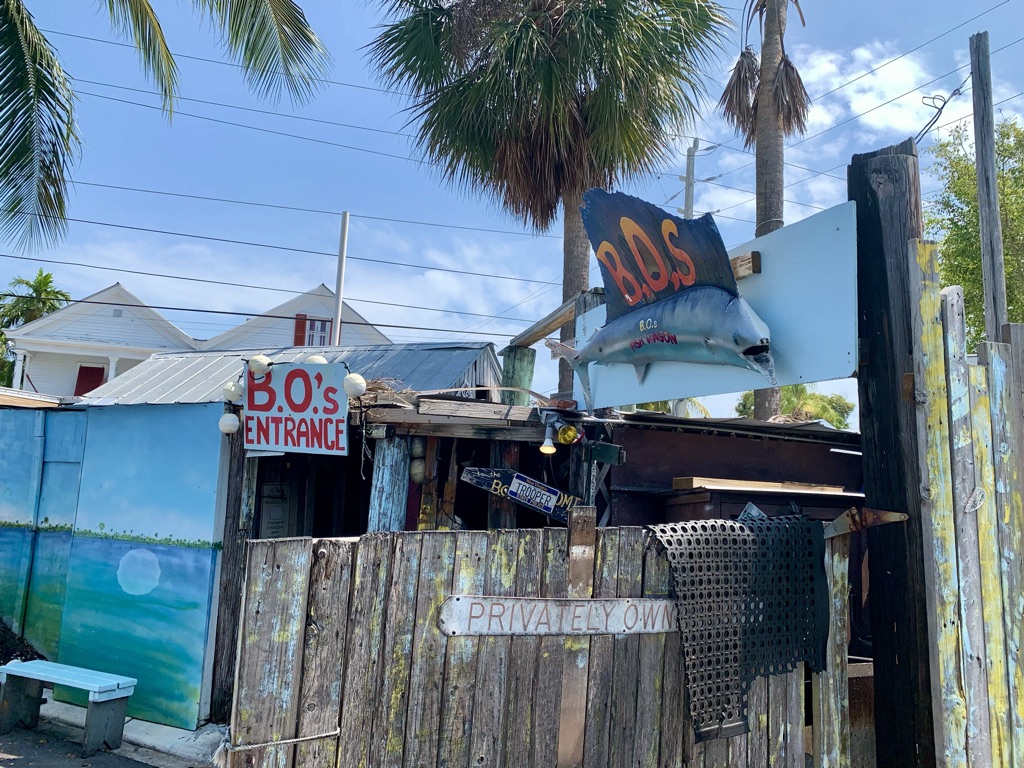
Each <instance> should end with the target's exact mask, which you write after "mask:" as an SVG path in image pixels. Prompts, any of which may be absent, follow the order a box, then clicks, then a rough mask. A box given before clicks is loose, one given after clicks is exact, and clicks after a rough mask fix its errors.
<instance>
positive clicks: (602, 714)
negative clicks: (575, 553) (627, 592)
mask: <svg viewBox="0 0 1024 768" xmlns="http://www.w3.org/2000/svg"><path fill="white" fill-rule="evenodd" d="M618 581H619V529H618V528H599V529H598V531H597V546H596V552H595V556H594V597H617V596H618ZM589 667H590V669H589V681H588V683H587V732H586V738H585V745H584V761H583V762H584V765H587V766H599V765H608V738H609V733H610V731H609V727H610V720H611V692H612V672H613V670H614V668H615V661H614V639H613V637H612V635H597V636H595V637H592V638H590V656H589Z"/></svg>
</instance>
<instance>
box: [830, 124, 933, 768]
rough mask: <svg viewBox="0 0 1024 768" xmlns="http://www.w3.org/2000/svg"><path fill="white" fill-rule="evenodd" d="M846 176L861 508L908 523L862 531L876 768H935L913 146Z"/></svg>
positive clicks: (856, 164)
mask: <svg viewBox="0 0 1024 768" xmlns="http://www.w3.org/2000/svg"><path fill="white" fill-rule="evenodd" d="M847 176H848V192H849V198H850V199H851V200H855V201H856V203H857V293H858V297H859V298H858V303H859V322H858V328H859V332H860V336H861V340H862V341H863V342H866V346H867V348H868V349H869V350H870V354H869V355H867V356H866V358H865V359H864V360H863V361H862V362H861V365H860V370H859V371H858V374H857V383H858V391H859V395H860V404H861V411H860V413H861V440H862V444H863V452H864V493H865V504H867V505H868V506H869V507H872V508H874V509H888V510H892V511H895V512H905V513H908V514H910V519H909V520H908V521H907V524H906V525H883V526H879V527H877V528H872V529H871V530H869V531H868V542H869V547H870V550H871V557H870V561H869V562H870V569H871V586H872V590H871V600H870V606H871V626H872V627H874V628H875V632H874V636H873V645H874V653H875V738H876V744H877V755H878V768H904V766H932V765H934V764H935V748H934V734H933V730H932V704H931V682H930V680H929V673H928V623H927V619H926V617H925V597H924V596H925V593H926V591H927V588H926V584H925V577H924V559H923V554H922V530H921V517H920V503H921V500H920V494H919V493H918V489H919V488H920V485H921V483H920V474H919V471H918V466H917V460H916V457H917V429H916V422H915V417H914V405H913V404H912V403H909V402H905V401H903V399H902V398H901V384H902V382H903V375H904V374H906V373H911V372H912V367H911V358H912V348H911V333H910V327H911V325H910V301H909V289H908V279H909V271H910V270H909V267H910V265H909V263H908V261H907V256H906V254H907V242H908V241H909V240H912V239H915V238H920V237H922V236H923V233H924V224H923V221H922V216H921V180H920V168H919V164H918V159H917V149H916V147H915V145H914V142H913V141H912V140H910V139H908V140H907V141H905V142H903V143H902V144H899V145H896V146H892V147H887V148H886V149H882V150H879V151H877V152H872V153H870V154H866V155H855V156H854V157H853V160H852V161H851V163H850V166H849V170H848V172H847ZM882 457H884V458H882Z"/></svg>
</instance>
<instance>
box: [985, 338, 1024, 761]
mask: <svg viewBox="0 0 1024 768" xmlns="http://www.w3.org/2000/svg"><path fill="white" fill-rule="evenodd" d="M1019 328H1022V326H1018V325H1016V324H1014V325H1011V326H1009V329H1010V332H1011V338H1013V336H1012V335H1013V333H1014V331H1015V330H1016V329H1019ZM1013 340H1014V344H1013V345H1012V346H1011V345H1008V344H995V343H988V342H986V343H984V344H981V345H979V347H978V352H979V355H980V356H981V357H982V359H983V360H984V361H985V365H986V367H987V368H988V385H989V409H990V412H991V416H992V445H993V449H994V451H993V453H994V460H995V465H994V470H995V488H996V493H995V497H996V499H995V501H996V523H997V533H998V537H999V574H1000V580H1001V586H1002V590H1003V608H1002V610H1003V632H1004V641H1005V643H1006V659H1007V661H1006V664H1007V669H1006V674H1007V677H1008V686H1009V695H1010V708H1009V711H1010V738H1011V742H1012V745H1013V746H1012V757H1013V764H1014V765H1017V764H1018V763H1019V762H1020V760H1021V759H1022V757H1024V666H1022V665H1021V662H1020V650H1021V634H1022V627H1021V623H1022V622H1021V620H1020V616H1021V609H1020V606H1021V605H1024V574H1022V573H1021V567H1020V564H1021V554H1022V551H1021V537H1022V532H1021V525H1022V521H1024V496H1022V493H1024V492H1022V490H1021V469H1020V463H1021V458H1022V456H1024V454H1022V453H1021V451H1022V450H1024V446H1022V445H1021V444H1020V443H1019V442H1018V427H1019V422H1020V419H1021V416H1020V407H1021V405H1020V404H1021V399H1022V398H1021V394H1020V393H1021V382H1022V381H1024V380H1022V379H1019V378H1018V377H1017V376H1016V375H1015V373H1016V372H1015V371H1014V356H1015V355H1016V354H1018V353H1019V352H1022V351H1024V339H1013Z"/></svg>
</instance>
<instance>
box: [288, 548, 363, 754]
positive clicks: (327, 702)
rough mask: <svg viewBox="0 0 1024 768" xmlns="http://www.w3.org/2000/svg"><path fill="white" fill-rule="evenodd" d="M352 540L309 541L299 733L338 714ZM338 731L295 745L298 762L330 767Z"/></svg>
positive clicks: (326, 724) (326, 728) (316, 730)
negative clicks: (309, 566)
mask: <svg viewBox="0 0 1024 768" xmlns="http://www.w3.org/2000/svg"><path fill="white" fill-rule="evenodd" d="M354 552H355V543H354V542H352V541H342V540H341V539H317V540H316V541H314V542H313V566H312V568H311V569H310V580H309V600H308V606H307V610H306V647H305V650H304V652H303V655H302V684H301V688H300V691H301V692H300V694H299V729H298V733H297V734H296V735H297V736H316V735H318V734H323V733H330V732H331V731H333V730H334V729H335V728H337V727H338V719H339V717H340V716H341V693H342V688H341V683H342V680H343V679H344V674H345V656H344V652H345V641H346V639H347V635H348V616H349V597H350V593H351V587H352V565H353V563H352V559H353V553H354ZM337 756H338V737H337V736H335V737H333V738H329V739H324V740H322V741H319V740H318V741H306V742H301V743H299V744H297V745H296V750H295V765H296V768H334V766H335V765H336V763H337Z"/></svg>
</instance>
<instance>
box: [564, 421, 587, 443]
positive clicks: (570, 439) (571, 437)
mask: <svg viewBox="0 0 1024 768" xmlns="http://www.w3.org/2000/svg"><path fill="white" fill-rule="evenodd" d="M582 439H583V433H582V432H580V431H579V430H578V429H576V427H574V426H573V425H572V424H563V425H562V426H560V427H559V428H558V442H560V443H561V444H562V445H572V444H573V443H576V442H579V441H580V440H582Z"/></svg>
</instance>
